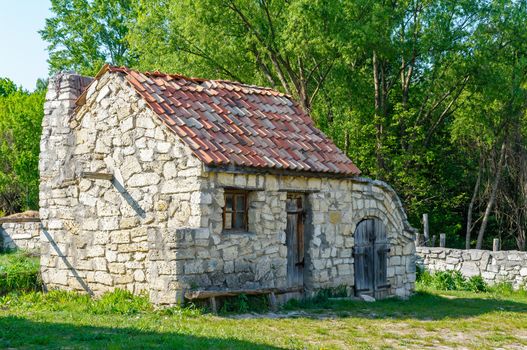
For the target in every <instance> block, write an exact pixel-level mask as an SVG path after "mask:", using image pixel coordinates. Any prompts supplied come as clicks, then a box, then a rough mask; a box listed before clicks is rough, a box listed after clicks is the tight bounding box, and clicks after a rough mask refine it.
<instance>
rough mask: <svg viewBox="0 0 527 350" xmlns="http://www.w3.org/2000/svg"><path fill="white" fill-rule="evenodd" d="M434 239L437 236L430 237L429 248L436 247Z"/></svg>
mask: <svg viewBox="0 0 527 350" xmlns="http://www.w3.org/2000/svg"><path fill="white" fill-rule="evenodd" d="M436 239H437V235H432V241H431V242H430V247H435V246H436Z"/></svg>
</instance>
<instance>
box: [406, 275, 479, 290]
mask: <svg viewBox="0 0 527 350" xmlns="http://www.w3.org/2000/svg"><path fill="white" fill-rule="evenodd" d="M418 271H419V272H418V273H417V275H416V281H417V284H418V285H420V286H422V287H424V288H432V289H436V290H459V291H470V292H486V291H488V290H489V286H488V285H487V283H486V282H485V280H483V278H482V277H481V276H472V277H470V278H468V279H467V278H465V277H464V276H463V275H462V274H461V272H459V271H452V270H447V271H437V272H435V273H430V272H428V271H422V270H418Z"/></svg>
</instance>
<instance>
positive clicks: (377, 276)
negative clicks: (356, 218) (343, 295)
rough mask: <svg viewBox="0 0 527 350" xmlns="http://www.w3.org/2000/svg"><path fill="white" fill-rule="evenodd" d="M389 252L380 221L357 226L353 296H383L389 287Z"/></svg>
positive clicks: (361, 223) (376, 220)
mask: <svg viewBox="0 0 527 350" xmlns="http://www.w3.org/2000/svg"><path fill="white" fill-rule="evenodd" d="M389 251H390V248H389V247H388V240H387V237H386V229H385V227H384V224H383V222H382V221H381V220H379V219H366V220H363V221H361V222H360V223H359V224H358V225H357V228H356V229H355V246H354V248H353V258H354V269H355V295H360V294H366V295H370V296H373V297H375V298H379V297H383V296H385V294H386V291H387V289H388V288H389V287H390V285H389V284H388V279H387V269H388V252H389Z"/></svg>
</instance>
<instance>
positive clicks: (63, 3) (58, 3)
mask: <svg viewBox="0 0 527 350" xmlns="http://www.w3.org/2000/svg"><path fill="white" fill-rule="evenodd" d="M134 3H135V1H132V0H93V1H92V0H52V1H51V12H52V13H53V15H54V16H53V17H51V18H48V19H47V20H46V26H45V28H44V29H43V30H41V31H40V35H41V36H42V39H43V40H45V41H47V42H48V43H49V46H48V51H49V53H50V55H49V60H48V62H49V65H50V69H51V72H58V71H61V70H74V71H77V72H79V73H82V74H85V75H95V73H97V71H98V70H99V69H100V68H101V66H102V65H103V64H104V63H105V62H110V63H113V64H116V65H128V66H130V65H132V64H133V63H134V60H135V59H134V55H133V54H131V53H130V50H129V47H128V46H129V45H128V42H127V41H126V36H127V34H128V30H129V28H130V27H131V26H132V25H133V20H134V18H135V17H136V14H135V12H134V8H133V5H134Z"/></svg>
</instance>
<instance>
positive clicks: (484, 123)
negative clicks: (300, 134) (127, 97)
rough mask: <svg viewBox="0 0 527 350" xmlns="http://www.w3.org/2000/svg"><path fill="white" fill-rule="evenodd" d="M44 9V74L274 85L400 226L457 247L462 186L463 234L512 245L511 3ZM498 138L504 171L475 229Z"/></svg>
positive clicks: (521, 150) (517, 112)
mask: <svg viewBox="0 0 527 350" xmlns="http://www.w3.org/2000/svg"><path fill="white" fill-rule="evenodd" d="M52 12H53V16H52V17H51V18H49V19H48V20H47V21H46V27H45V28H44V29H43V30H42V31H41V35H42V37H43V38H44V40H46V41H48V42H49V43H50V46H49V51H50V59H49V62H50V65H51V70H52V71H57V70H61V69H73V70H77V71H79V72H81V73H84V74H94V73H95V72H96V71H97V70H98V69H99V68H100V66H101V65H102V63H103V62H105V61H110V62H111V63H114V64H125V65H130V66H134V67H135V68H139V69H143V70H157V69H158V70H164V71H167V72H177V73H182V74H185V75H193V76H201V77H206V78H224V79H234V80H239V81H242V82H245V83H249V84H259V85H267V86H271V87H274V88H276V89H279V90H281V91H283V92H286V93H288V94H290V95H292V96H293V97H294V98H295V99H296V100H297V101H298V102H299V104H300V106H301V107H303V108H304V109H305V110H306V111H308V112H310V114H311V116H312V117H313V119H314V120H315V122H316V124H317V125H318V126H319V127H320V128H321V129H322V130H323V131H324V132H325V133H326V134H327V135H329V136H330V137H331V138H332V139H333V140H334V142H335V143H336V144H337V145H338V146H339V147H340V148H342V149H343V150H344V152H345V153H346V154H347V155H348V156H350V158H351V159H353V160H354V162H355V163H356V164H357V165H358V167H359V168H360V169H361V170H362V172H363V175H366V176H371V177H376V178H380V179H382V180H386V181H388V182H389V183H390V184H391V185H392V186H393V187H394V188H395V189H396V191H397V192H398V193H399V194H400V196H401V197H402V199H403V202H404V204H405V206H406V209H407V211H408V214H409V219H410V222H411V223H412V224H413V225H414V226H416V227H418V226H420V224H421V222H420V218H421V215H422V213H425V212H426V213H429V217H430V228H431V232H433V233H438V232H446V233H447V235H448V238H447V239H448V242H449V245H451V246H454V247H459V246H464V244H463V240H464V237H463V235H464V232H465V229H466V227H465V226H466V222H467V220H466V217H467V211H468V206H469V202H470V200H471V198H472V195H473V193H474V192H475V203H474V210H473V216H474V218H473V220H472V223H473V224H474V223H476V225H475V226H474V227H473V228H472V231H476V230H477V229H478V228H480V225H481V222H487V221H488V229H487V231H492V233H493V235H494V236H497V235H499V234H501V232H512V233H510V234H509V235H508V236H507V237H504V238H506V242H504V246H511V247H512V246H517V247H518V248H519V249H524V247H525V245H526V244H525V241H526V239H525V237H523V236H522V235H523V231H524V230H523V228H524V227H525V225H526V223H527V211H525V210H524V209H523V208H525V202H527V192H526V193H524V192H525V191H523V192H522V191H518V188H527V186H526V185H525V184H524V183H523V182H526V181H527V180H524V179H526V178H527V176H526V175H525V174H524V172H523V170H522V169H524V168H527V167H526V166H525V165H523V163H524V162H523V161H519V159H524V158H527V152H526V151H525V149H526V147H525V146H526V144H527V123H526V121H527V120H526V118H525V116H526V115H527V113H526V110H527V81H526V77H527V16H525V13H527V5H526V3H525V2H523V1H513V2H510V1H509V2H507V1H490V2H489V1H482V0H464V1H455V0H431V1H425V2H418V3H416V2H415V1H410V0H404V1H398V2H379V1H374V0H365V1H338V0H324V1H322V0H292V1H286V0H276V1H252V0H226V1H216V0H175V1H168V0H148V1H147V0H111V1H105V0H52ZM4 83H5V82H4ZM4 85H5V84H4ZM0 86H1V85H0ZM7 86H10V85H9V84H8V83H7ZM11 88H12V87H11ZM11 88H9V89H11ZM0 94H1V93H0ZM503 143H505V144H506V147H507V154H508V156H507V159H510V161H508V163H507V164H506V165H505V166H504V167H503V173H504V176H503V177H504V180H503V183H502V184H500V186H499V187H500V191H499V195H498V196H497V199H496V206H494V207H493V206H491V208H492V211H491V213H490V216H491V217H488V218H487V219H488V220H481V219H480V217H481V216H482V214H483V212H484V211H485V206H486V205H487V204H488V203H489V198H491V197H492V196H491V194H490V193H491V191H489V190H488V189H489V188H490V187H491V185H492V182H493V180H494V179H496V172H497V171H499V169H497V164H498V158H499V157H497V153H499V149H500V146H501V144H503ZM525 162H527V161H525ZM0 164H1V162H0ZM480 166H481V167H482V168H483V169H482V171H481V173H482V181H481V185H480V186H479V188H476V189H475V190H474V187H475V186H474V185H475V183H476V178H477V175H478V173H479V168H480ZM0 171H1V169H0ZM10 173H11V172H10ZM1 181H2V180H1V179H0V182H1ZM10 181H11V182H13V180H10ZM520 182H521V183H520ZM0 186H2V185H1V184H0ZM22 187H23V186H22ZM20 190H21V188H20V186H18V187H17V186H12V187H11V188H10V189H9V191H10V193H11V195H10V196H13V194H14V193H18V192H20ZM4 191H6V190H4ZM29 192H30V191H29ZM29 197H31V196H29ZM32 200H33V199H31V201H32ZM15 201H16V202H20V199H16V200H15ZM18 206H20V205H18ZM0 208H1V207H0ZM509 213H512V214H511V215H508V214H509ZM483 228H484V229H485V226H483ZM483 231H485V230H483ZM486 237H487V238H486V240H483V241H484V242H485V245H486V246H488V245H489V243H490V242H491V239H489V237H490V235H489V234H486Z"/></svg>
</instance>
